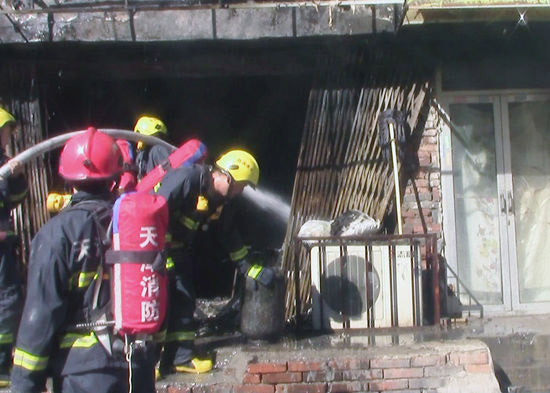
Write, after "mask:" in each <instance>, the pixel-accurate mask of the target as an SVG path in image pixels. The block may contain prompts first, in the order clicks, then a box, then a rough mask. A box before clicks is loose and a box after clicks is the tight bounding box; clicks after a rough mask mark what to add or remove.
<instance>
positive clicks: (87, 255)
mask: <svg viewBox="0 0 550 393" xmlns="http://www.w3.org/2000/svg"><path fill="white" fill-rule="evenodd" d="M111 209H112V201H111V198H110V195H103V196H101V197H98V196H97V195H95V196H94V195H91V194H88V193H84V192H78V193H76V194H75V195H74V196H73V198H72V202H71V206H70V207H68V208H66V209H64V210H63V211H61V213H59V215H57V216H55V217H53V218H52V219H51V220H50V221H48V222H47V223H46V224H45V225H44V226H43V227H42V228H41V229H40V231H39V232H38V233H37V234H36V236H35V238H34V239H33V241H32V244H31V250H30V258H29V269H28V289H27V297H26V302H25V307H24V310H23V317H22V319H21V324H20V327H19V332H18V336H17V343H16V349H15V353H14V367H13V371H12V390H13V391H14V392H18V393H26V392H42V391H43V390H44V386H45V382H46V378H47V375H48V374H50V375H54V376H56V375H68V374H74V373H82V372H88V371H91V370H97V371H98V372H100V371H101V369H104V368H113V367H127V364H126V362H125V361H124V359H123V358H122V357H121V358H120V359H119V358H115V357H113V356H110V355H109V354H108V353H107V351H106V350H105V349H104V348H103V347H102V345H101V344H100V343H98V340H97V336H96V335H95V333H93V332H91V331H90V330H85V329H83V330H77V329H76V328H75V325H76V324H78V323H83V322H91V321H93V320H95V315H94V314H96V313H101V311H104V310H105V309H106V308H108V307H106V305H107V304H108V301H109V299H110V290H109V283H108V281H106V279H108V275H107V274H106V273H107V272H106V271H101V269H99V267H100V266H101V265H102V263H103V259H104V252H105V249H106V247H108V245H105V239H106V232H105V228H106V226H107V225H108V223H109V222H110V219H111V218H110V215H111V211H112V210H111ZM98 280H101V281H98ZM100 282H101V283H102V285H98V284H99V283H100ZM94 298H96V299H97V300H94Z"/></svg>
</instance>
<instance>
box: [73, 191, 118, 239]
mask: <svg viewBox="0 0 550 393" xmlns="http://www.w3.org/2000/svg"><path fill="white" fill-rule="evenodd" d="M68 209H73V210H76V209H80V210H85V211H87V212H89V213H91V216H92V219H93V220H94V221H95V223H96V228H97V230H98V235H99V237H100V239H101V243H102V244H103V246H104V247H105V249H108V248H109V247H110V246H111V234H112V222H113V210H112V205H111V204H110V203H109V202H107V201H101V200H85V201H81V202H78V203H76V204H74V205H72V206H70V207H69V208H68Z"/></svg>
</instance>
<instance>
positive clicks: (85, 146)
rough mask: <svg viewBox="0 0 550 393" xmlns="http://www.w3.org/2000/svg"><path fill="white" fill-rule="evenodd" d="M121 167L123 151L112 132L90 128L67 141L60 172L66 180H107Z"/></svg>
mask: <svg viewBox="0 0 550 393" xmlns="http://www.w3.org/2000/svg"><path fill="white" fill-rule="evenodd" d="M121 170H122V154H121V153H120V149H119V148H118V146H117V144H116V143H115V141H114V139H113V138H111V137H110V136H109V135H107V134H104V133H102V132H99V131H98V130H96V129H95V128H94V127H89V128H88V130H87V131H86V132H84V133H82V134H78V135H75V136H73V137H72V138H71V139H69V140H68V141H67V143H65V146H64V147H63V150H62V151H61V156H60V158H59V174H60V175H61V176H62V177H63V178H64V179H65V180H75V181H80V180H91V179H93V180H108V179H111V178H114V177H115V176H117V175H118V174H119V173H120V171H121Z"/></svg>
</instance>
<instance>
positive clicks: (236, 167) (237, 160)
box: [216, 150, 260, 187]
mask: <svg viewBox="0 0 550 393" xmlns="http://www.w3.org/2000/svg"><path fill="white" fill-rule="evenodd" d="M216 165H217V166H218V167H219V168H221V169H223V170H224V171H226V172H227V173H229V174H230V175H231V177H232V178H233V180H234V181H245V182H248V183H249V184H250V185H251V186H252V187H256V186H257V185H258V180H259V179H260V168H259V166H258V163H257V162H256V159H255V158H254V157H253V156H252V154H250V153H248V152H246V151H244V150H231V151H228V152H227V153H225V154H223V155H221V156H220V158H218V161H216Z"/></svg>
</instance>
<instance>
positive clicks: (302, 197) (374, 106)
mask: <svg viewBox="0 0 550 393" xmlns="http://www.w3.org/2000/svg"><path fill="white" fill-rule="evenodd" d="M348 60H349V59H348ZM355 61H357V62H359V63H362V62H367V61H368V62H369V63H372V62H374V64H375V65H376V64H378V63H376V62H383V63H384V64H387V59H385V58H384V56H383V55H382V54H380V53H376V54H374V56H373V57H372V58H369V56H365V55H364V54H363V55H358V56H356V57H355ZM329 64H330V65H331V66H334V67H336V66H337V65H338V64H337V62H333V63H331V62H329ZM374 69H375V71H374V72H369V71H368V70H369V68H366V67H365V70H364V71H363V73H364V74H363V76H362V77H361V79H360V81H357V79H356V76H355V79H354V78H350V77H349V76H348V77H347V75H346V74H345V73H346V72H347V71H346V70H344V71H342V72H340V73H338V72H329V73H328V74H327V75H323V76H322V77H320V78H319V82H317V83H316V84H315V86H314V87H313V88H312V89H311V91H310V94H309V102H308V109H307V112H306V117H305V123H304V129H303V134H302V140H301V146H300V149H299V155H298V160H297V169H296V176H295V179H294V189H293V195H292V200H291V213H290V219H289V221H288V226H287V233H286V237H285V241H284V246H283V250H284V252H283V269H284V271H285V272H286V277H287V288H286V296H285V305H286V315H287V318H292V317H293V316H295V317H299V316H297V315H296V307H297V302H300V304H301V305H302V307H303V309H302V311H304V310H305V309H307V308H308V306H309V304H310V301H311V299H310V286H311V284H310V282H311V277H310V274H311V272H310V268H309V265H308V263H307V262H308V261H307V255H306V251H305V250H303V249H301V250H299V253H297V254H295V242H294V238H295V236H296V235H297V233H298V231H299V229H300V227H301V226H302V225H303V224H304V223H305V222H306V221H308V220H311V219H321V220H332V219H334V218H336V217H337V216H338V215H340V214H342V213H344V212H345V211H347V210H350V209H356V210H360V211H362V212H364V213H366V214H368V215H370V216H371V217H373V218H375V219H377V220H383V219H384V218H385V217H386V216H387V215H388V214H391V213H392V211H393V210H394V206H393V205H394V203H393V201H394V191H395V190H394V188H395V187H394V182H393V178H392V169H391V162H385V161H383V160H382V158H381V149H380V147H379V144H378V130H377V121H378V116H379V114H380V113H381V112H382V111H384V110H386V109H389V108H392V109H399V110H403V111H405V112H407V113H408V122H409V125H410V126H411V130H415V129H416V128H417V126H418V124H417V123H418V121H419V119H422V117H421V116H419V114H420V112H421V111H423V110H427V107H428V99H427V92H428V91H429V89H427V88H426V86H427V84H428V81H427V79H426V78H425V76H424V73H422V72H418V73H416V72H415V71H414V70H412V69H410V70H407V71H405V72H403V70H397V69H395V68H393V67H391V66H387V67H374ZM296 259H297V260H296ZM295 263H297V269H295V266H296V265H295ZM296 274H297V275H298V280H296ZM296 282H298V283H299V288H296ZM296 296H298V299H296ZM304 306H306V307H304Z"/></svg>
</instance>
